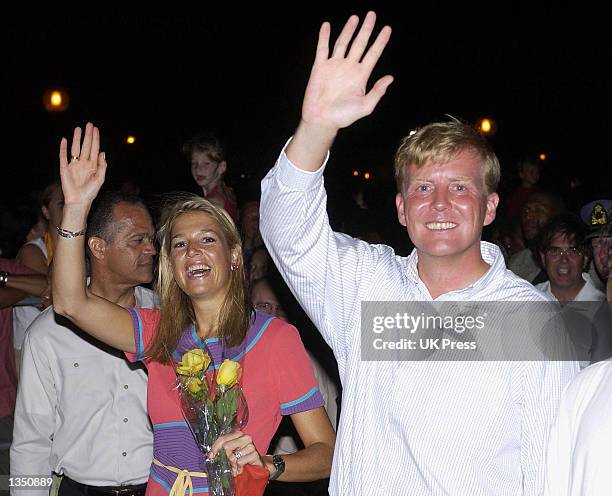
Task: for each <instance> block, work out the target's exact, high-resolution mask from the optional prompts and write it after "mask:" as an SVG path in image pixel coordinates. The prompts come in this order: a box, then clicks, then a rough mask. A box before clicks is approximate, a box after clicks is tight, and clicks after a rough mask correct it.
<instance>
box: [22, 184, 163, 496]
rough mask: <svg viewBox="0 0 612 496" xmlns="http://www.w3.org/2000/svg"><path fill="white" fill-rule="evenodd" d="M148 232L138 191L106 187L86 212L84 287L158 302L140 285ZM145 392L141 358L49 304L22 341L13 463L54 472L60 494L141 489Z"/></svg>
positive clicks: (147, 461)
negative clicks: (133, 358)
mask: <svg viewBox="0 0 612 496" xmlns="http://www.w3.org/2000/svg"><path fill="white" fill-rule="evenodd" d="M154 236H155V231H154V227H153V223H152V220H151V216H150V215H149V212H148V210H147V208H146V206H145V205H144V203H143V202H142V200H140V198H138V197H136V196H133V195H129V194H125V193H120V192H108V193H106V194H104V195H102V196H101V197H100V199H99V201H98V202H96V205H95V206H94V208H93V209H92V212H91V214H90V215H89V217H88V220H87V232H86V235H85V238H86V243H85V244H86V246H87V255H88V261H89V267H90V274H91V275H90V280H89V285H88V288H87V291H88V292H89V293H90V294H92V295H96V296H97V297H100V298H105V299H106V300H108V301H111V302H113V303H115V304H117V305H120V306H121V307H123V308H131V307H134V306H136V305H137V306H139V307H145V308H154V307H155V306H157V305H158V304H157V298H156V296H155V295H154V294H153V292H152V291H151V290H149V289H147V288H145V287H142V286H141V285H142V284H148V283H150V282H151V280H152V279H153V262H154V256H155V248H154V245H153V242H154ZM109 331H110V332H112V331H113V329H112V325H109ZM146 397H147V376H146V373H145V369H144V367H142V366H138V365H131V364H130V363H129V362H128V361H127V360H126V358H125V357H124V356H123V354H121V353H119V352H117V350H114V349H112V348H110V347H109V346H107V345H105V344H103V343H101V342H100V341H97V340H95V339H93V338H91V337H89V336H88V335H87V334H85V333H83V332H82V331H81V330H79V329H78V328H77V327H76V326H74V325H73V324H71V323H70V322H69V321H68V320H67V319H65V318H63V317H62V316H61V315H58V314H56V313H55V312H54V310H53V307H49V308H47V309H46V310H45V311H43V312H42V313H41V314H40V315H39V316H38V317H37V318H36V319H35V320H34V322H32V324H31V325H30V327H29V329H28V332H27V335H26V339H25V342H24V346H23V365H22V370H21V380H20V383H19V390H18V394H17V405H16V409H15V427H14V434H13V443H12V446H11V473H12V474H13V475H14V476H27V475H29V474H39V475H40V476H43V475H48V476H50V475H51V474H56V475H57V476H58V477H59V479H57V481H56V489H57V488H59V489H58V492H57V494H59V495H62V496H80V495H87V494H90V495H92V494H112V491H120V493H119V494H121V495H122V496H130V495H134V496H141V495H144V493H145V489H146V482H147V478H148V474H149V468H150V465H151V460H152V459H153V434H152V429H151V425H150V422H149V419H148V416H147V407H146ZM43 493H44V491H42V490H39V491H31V494H43ZM15 495H17V496H18V495H21V496H26V492H24V491H23V490H19V491H17V492H16V493H15Z"/></svg>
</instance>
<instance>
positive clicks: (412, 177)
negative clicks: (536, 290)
mask: <svg viewBox="0 0 612 496" xmlns="http://www.w3.org/2000/svg"><path fill="white" fill-rule="evenodd" d="M405 174H406V176H405V183H404V190H403V192H402V193H398V195H397V197H396V206H397V213H398V218H399V221H400V223H401V224H402V225H403V226H405V227H406V230H407V231H408V235H409V236H410V239H411V240H412V242H413V243H414V245H415V246H416V248H417V252H418V255H419V259H421V258H422V257H428V256H429V257H460V256H463V255H465V254H470V255H472V256H475V257H478V258H480V238H481V233H482V228H483V226H486V225H488V224H490V223H491V222H492V221H493V219H494V218H495V210H496V208H497V204H498V202H499V197H498V196H497V193H491V194H489V195H486V194H485V191H486V189H485V184H484V175H483V167H482V164H481V161H480V160H479V159H478V158H477V157H476V156H475V155H474V154H473V153H470V152H469V151H462V152H460V153H458V154H456V155H455V156H454V157H452V158H451V159H450V160H449V161H448V162H445V163H443V164H439V163H432V162H428V163H427V164H425V165H423V166H422V167H420V168H417V167H416V166H415V165H414V164H411V165H409V166H408V167H407V168H406V172H405Z"/></svg>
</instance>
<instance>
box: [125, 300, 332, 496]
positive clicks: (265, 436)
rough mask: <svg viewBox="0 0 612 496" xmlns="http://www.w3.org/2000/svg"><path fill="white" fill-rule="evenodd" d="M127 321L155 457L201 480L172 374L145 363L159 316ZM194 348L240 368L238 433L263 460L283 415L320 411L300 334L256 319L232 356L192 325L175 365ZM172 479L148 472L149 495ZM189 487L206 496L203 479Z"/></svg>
mask: <svg viewBox="0 0 612 496" xmlns="http://www.w3.org/2000/svg"><path fill="white" fill-rule="evenodd" d="M130 313H131V315H132V320H133V322H134V339H135V343H136V353H134V354H130V353H128V354H127V356H128V358H129V359H130V361H132V362H136V361H143V362H144V363H145V365H146V366H147V369H148V373H149V381H148V387H147V396H148V398H147V407H148V412H149V417H150V418H151V422H152V424H153V435H154V441H153V456H154V458H156V459H157V460H158V461H159V462H161V463H162V464H164V465H167V466H170V467H176V468H178V469H180V470H184V469H187V470H189V471H190V472H194V471H195V472H201V471H202V470H203V467H202V464H201V461H202V454H201V453H200V451H199V449H198V446H197V444H196V442H195V439H194V437H193V435H192V433H191V431H190V430H189V426H188V425H187V423H186V422H185V419H184V416H183V413H182V411H181V407H180V400H179V396H178V392H177V390H176V374H175V371H174V366H173V365H172V364H161V363H159V362H154V361H150V360H147V359H146V358H145V350H146V349H147V348H148V346H149V345H150V343H151V342H152V340H153V339H154V338H155V334H156V332H157V328H158V324H159V310H158V309H145V308H135V309H132V310H130ZM194 348H205V349H206V350H207V351H208V352H209V353H210V355H211V358H212V361H213V363H214V364H215V365H216V366H217V367H218V366H219V365H220V364H221V362H222V359H223V358H229V359H231V360H240V361H241V364H242V389H243V392H244V396H245V398H246V401H247V403H248V407H249V421H248V423H247V425H246V427H245V428H244V429H243V432H245V433H246V434H248V435H250V436H251V437H252V438H253V443H254V444H255V447H256V448H257V450H258V451H259V453H261V454H265V453H266V452H267V450H268V447H269V444H270V440H271V439H272V436H273V435H274V434H275V432H276V430H277V428H278V425H279V424H280V421H281V417H282V416H283V415H291V414H294V413H300V412H304V411H308V410H312V409H314V408H319V407H321V406H323V404H324V402H323V397H322V396H321V393H320V391H319V387H318V384H317V381H316V379H315V376H314V373H313V370H312V365H311V362H310V359H309V358H308V355H307V354H306V351H305V349H304V345H303V344H302V341H301V339H300V336H299V333H298V331H297V329H296V328H295V327H293V326H291V325H289V324H287V323H286V322H284V321H282V320H279V319H277V318H274V317H271V316H270V315H268V314H265V313H260V312H255V320H254V321H253V324H252V325H251V327H250V328H249V330H248V332H247V335H246V338H245V340H244V341H243V343H242V344H241V345H239V346H237V347H235V348H225V347H224V346H223V344H222V343H221V342H220V340H219V339H218V338H208V339H206V340H201V339H200V338H199V337H198V335H197V334H196V331H195V326H193V325H191V326H190V327H189V328H188V329H187V330H185V332H184V333H183V335H182V336H181V338H180V339H179V342H178V345H177V347H176V349H175V350H174V352H173V355H174V358H175V359H176V360H177V361H178V360H180V359H181V357H182V355H183V353H185V352H186V351H188V350H191V349H194ZM175 479H176V474H175V473H173V472H171V471H169V470H167V469H165V468H163V467H160V466H158V465H155V464H153V465H151V472H150V474H149V482H148V486H147V495H167V494H168V493H169V492H170V488H171V487H172V484H173V483H174V480H175ZM192 482H193V492H194V493H207V492H208V485H207V480H206V478H203V477H193V478H192Z"/></svg>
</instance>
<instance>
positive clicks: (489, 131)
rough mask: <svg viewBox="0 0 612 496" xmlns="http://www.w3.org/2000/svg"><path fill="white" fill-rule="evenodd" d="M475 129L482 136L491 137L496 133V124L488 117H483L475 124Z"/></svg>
mask: <svg viewBox="0 0 612 496" xmlns="http://www.w3.org/2000/svg"><path fill="white" fill-rule="evenodd" d="M476 129H477V130H478V132H479V133H480V134H482V135H484V136H493V135H494V134H495V132H496V131H497V123H496V122H495V121H494V120H493V119H491V118H489V117H483V118H482V119H480V120H479V121H478V123H477V124H476Z"/></svg>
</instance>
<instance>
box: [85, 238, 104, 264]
mask: <svg viewBox="0 0 612 496" xmlns="http://www.w3.org/2000/svg"><path fill="white" fill-rule="evenodd" d="M87 246H88V248H89V253H90V254H91V256H92V257H94V258H95V259H97V260H104V255H105V253H106V241H104V240H103V239H102V238H98V237H97V236H92V237H91V238H89V240H88V241H87Z"/></svg>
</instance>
